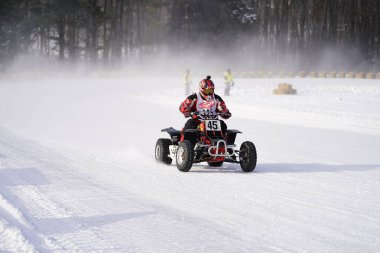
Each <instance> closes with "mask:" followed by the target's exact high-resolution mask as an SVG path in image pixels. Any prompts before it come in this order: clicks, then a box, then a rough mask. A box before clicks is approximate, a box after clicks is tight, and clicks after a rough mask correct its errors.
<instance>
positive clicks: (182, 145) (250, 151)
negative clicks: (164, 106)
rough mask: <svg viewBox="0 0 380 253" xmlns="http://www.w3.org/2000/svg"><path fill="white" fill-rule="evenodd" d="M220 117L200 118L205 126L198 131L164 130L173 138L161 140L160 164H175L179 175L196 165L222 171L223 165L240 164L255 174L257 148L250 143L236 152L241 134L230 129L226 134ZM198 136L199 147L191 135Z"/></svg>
mask: <svg viewBox="0 0 380 253" xmlns="http://www.w3.org/2000/svg"><path fill="white" fill-rule="evenodd" d="M219 115H221V114H219V113H215V114H213V115H203V116H201V115H199V114H197V116H198V118H199V119H201V120H202V122H201V123H200V124H199V125H198V127H197V128H196V129H187V130H185V131H184V130H183V129H182V131H179V130H176V129H174V128H172V127H169V128H165V129H162V130H161V132H167V133H168V134H169V135H170V139H169V138H167V139H166V138H161V139H158V140H157V143H156V147H155V157H156V160H157V161H159V162H162V163H164V164H167V165H170V164H171V163H172V161H173V160H175V161H176V165H177V168H178V170H179V171H182V172H188V171H189V170H190V169H191V167H192V165H193V163H201V162H207V163H208V165H209V166H211V167H220V166H222V164H223V163H225V162H228V163H239V164H240V167H241V169H242V170H243V171H244V172H252V171H253V170H254V169H255V167H256V162H257V153H256V147H255V145H254V144H253V143H252V142H250V141H245V142H243V143H242V144H241V146H240V149H235V147H236V145H235V139H236V135H237V134H238V133H241V132H240V131H239V130H234V129H229V130H227V131H226V133H225V135H224V134H223V132H222V128H221V122H220V120H219V119H218V116H219ZM191 134H192V135H194V134H195V136H196V143H195V145H193V144H192V142H190V141H189V135H191Z"/></svg>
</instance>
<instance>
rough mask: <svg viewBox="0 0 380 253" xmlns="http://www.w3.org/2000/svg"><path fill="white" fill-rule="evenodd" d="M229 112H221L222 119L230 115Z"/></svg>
mask: <svg viewBox="0 0 380 253" xmlns="http://www.w3.org/2000/svg"><path fill="white" fill-rule="evenodd" d="M231 115H232V114H231V113H230V112H225V113H221V114H220V116H221V117H222V118H223V119H228V118H229V117H231Z"/></svg>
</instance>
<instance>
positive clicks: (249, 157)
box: [239, 141, 257, 172]
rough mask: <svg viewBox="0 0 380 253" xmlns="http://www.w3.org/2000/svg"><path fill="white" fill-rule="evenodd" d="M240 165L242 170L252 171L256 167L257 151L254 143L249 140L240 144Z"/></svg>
mask: <svg viewBox="0 0 380 253" xmlns="http://www.w3.org/2000/svg"><path fill="white" fill-rule="evenodd" d="M239 160H240V167H241V169H242V170H243V171H244V172H252V171H253V170H254V169H255V168H256V162H257V153H256V147H255V145H254V144H253V143H252V142H250V141H245V142H243V143H242V144H241V146H240V152H239Z"/></svg>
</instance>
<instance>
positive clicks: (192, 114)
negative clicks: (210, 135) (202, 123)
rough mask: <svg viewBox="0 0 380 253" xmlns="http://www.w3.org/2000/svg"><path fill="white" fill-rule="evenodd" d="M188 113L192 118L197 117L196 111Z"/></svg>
mask: <svg viewBox="0 0 380 253" xmlns="http://www.w3.org/2000/svg"><path fill="white" fill-rule="evenodd" d="M190 115H191V117H192V118H193V119H197V118H198V114H197V113H196V112H191V113H190Z"/></svg>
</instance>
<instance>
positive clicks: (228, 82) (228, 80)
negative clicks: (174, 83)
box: [224, 69, 235, 96]
mask: <svg viewBox="0 0 380 253" xmlns="http://www.w3.org/2000/svg"><path fill="white" fill-rule="evenodd" d="M224 84H225V87H224V95H225V96H229V95H230V90H231V87H232V86H234V85H235V82H234V79H233V77H232V74H231V69H227V70H226V72H224Z"/></svg>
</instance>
